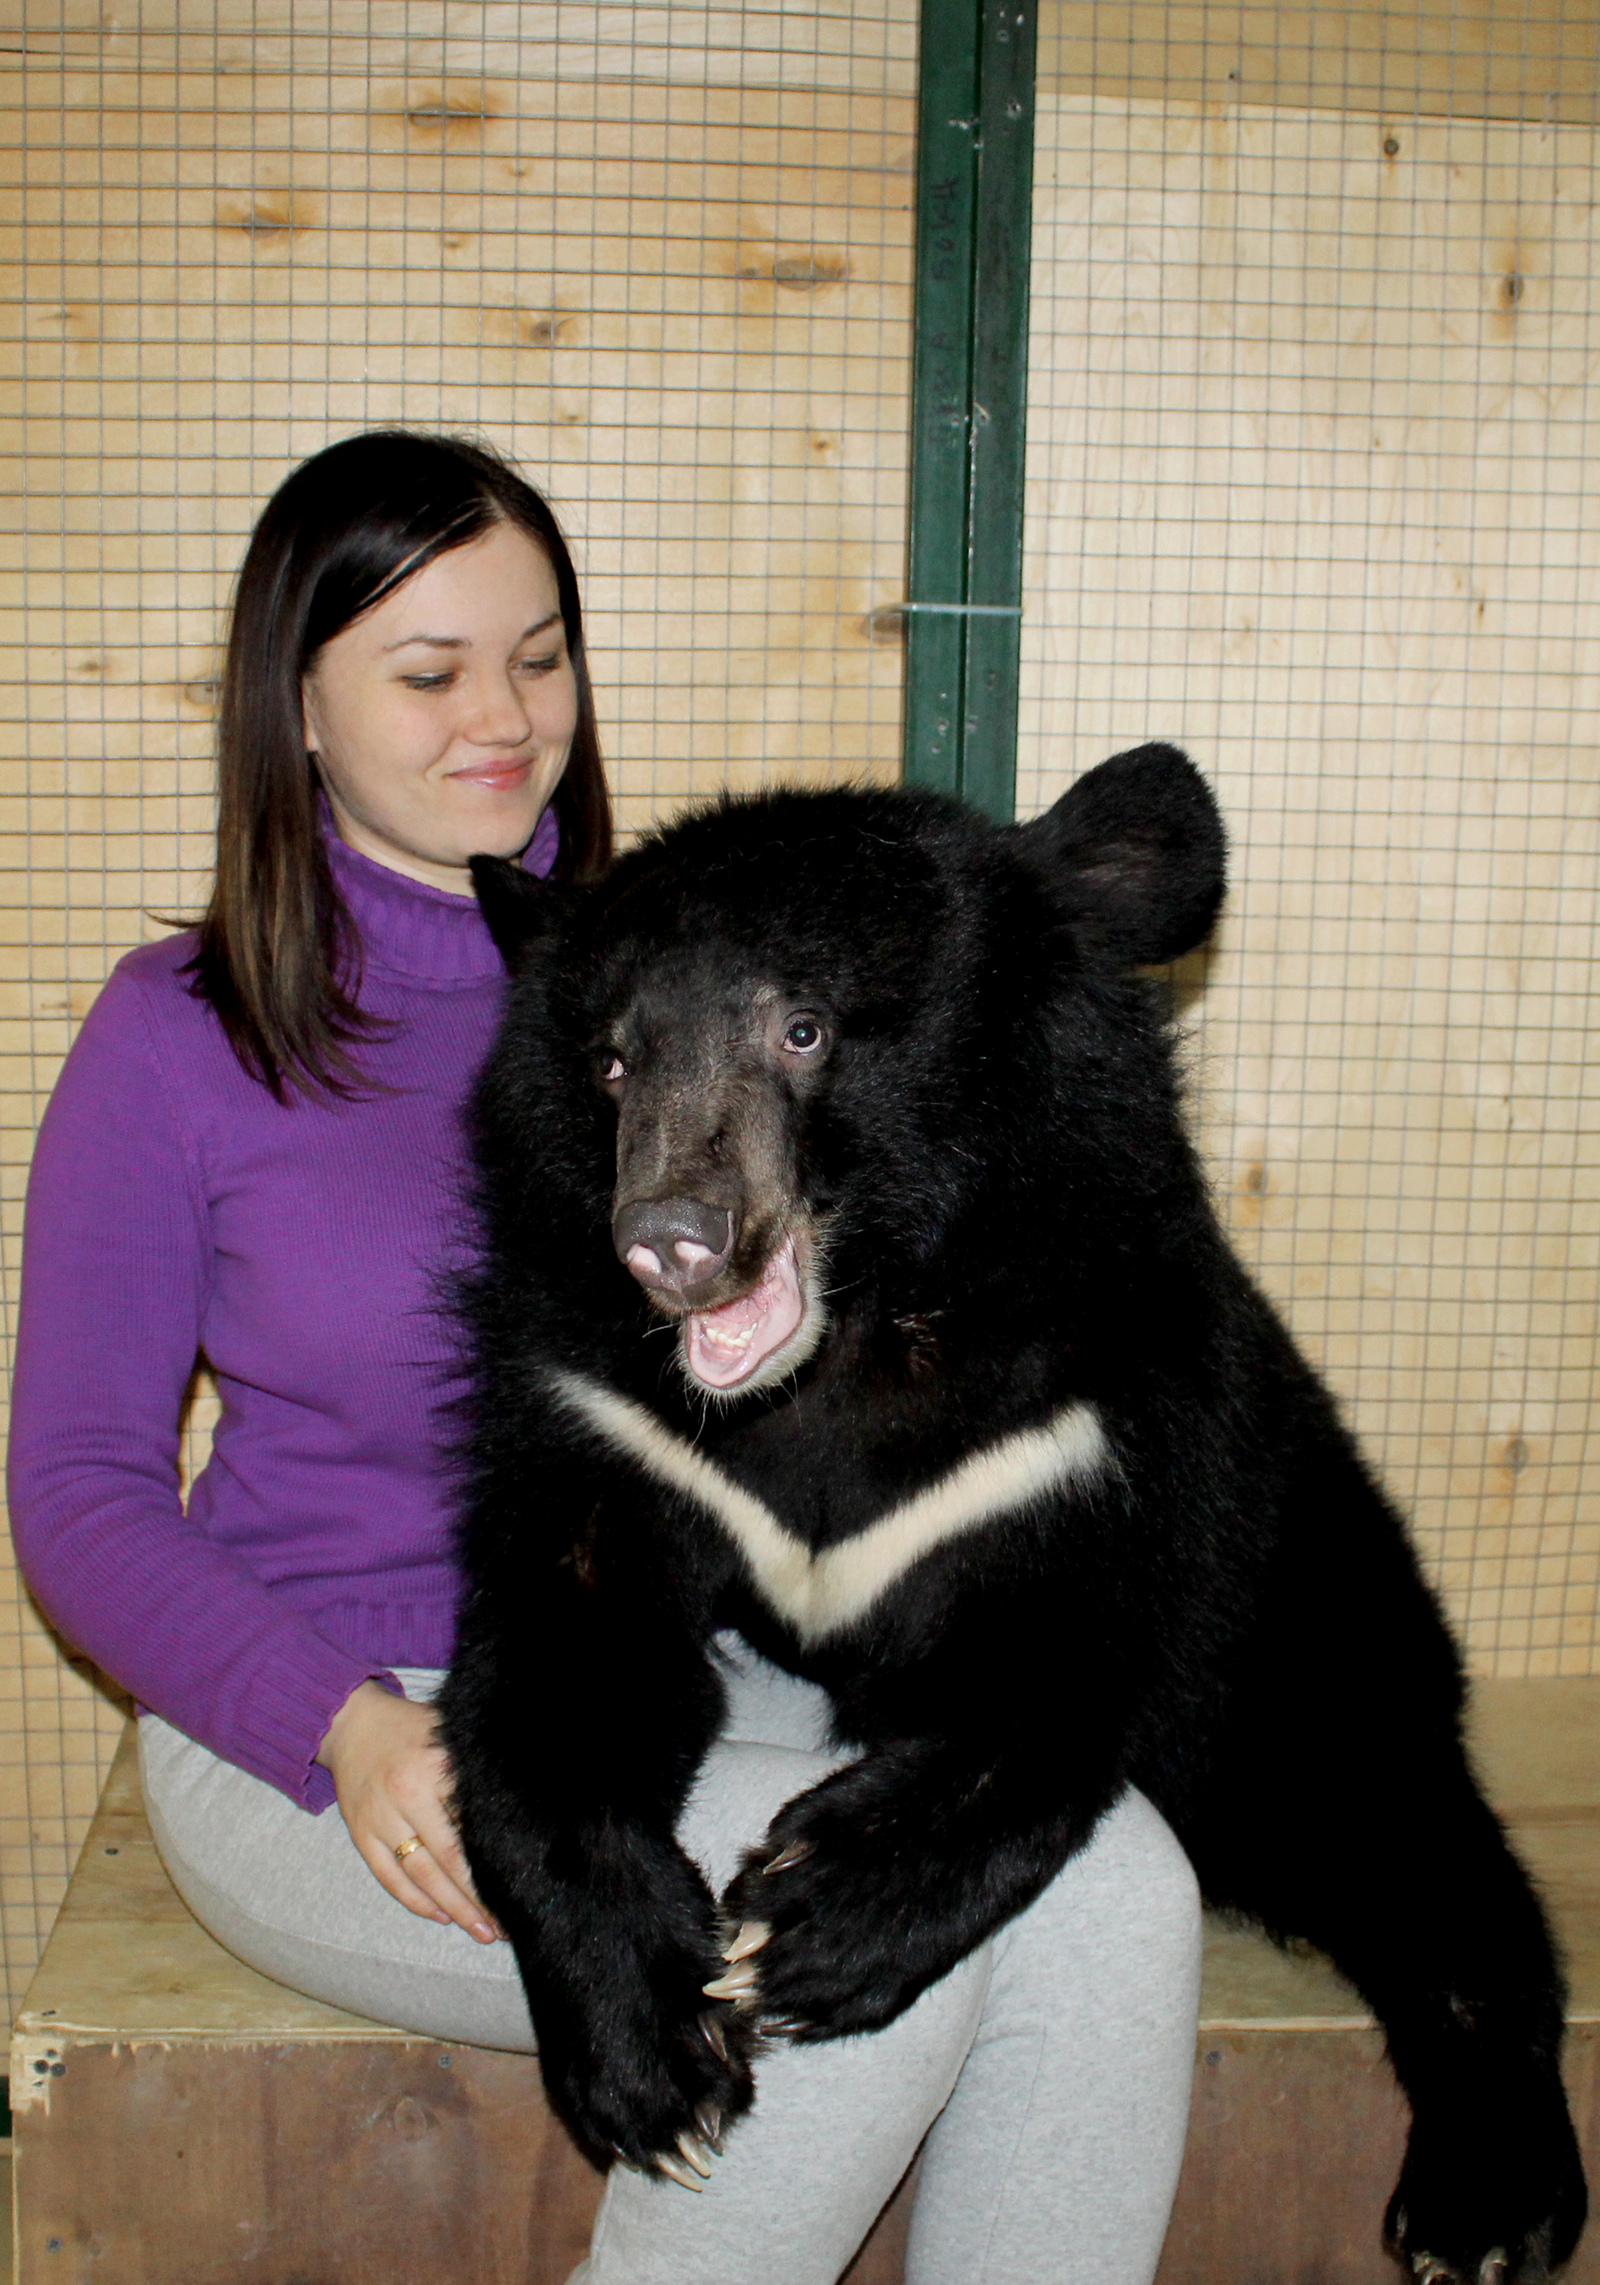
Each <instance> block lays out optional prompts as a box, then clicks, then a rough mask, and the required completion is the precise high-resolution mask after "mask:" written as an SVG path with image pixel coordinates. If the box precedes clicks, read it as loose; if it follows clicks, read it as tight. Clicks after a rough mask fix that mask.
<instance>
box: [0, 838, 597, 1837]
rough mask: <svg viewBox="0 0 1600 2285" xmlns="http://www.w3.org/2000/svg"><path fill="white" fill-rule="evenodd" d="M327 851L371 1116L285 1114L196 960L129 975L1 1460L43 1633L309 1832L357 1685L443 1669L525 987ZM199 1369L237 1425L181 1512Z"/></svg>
mask: <svg viewBox="0 0 1600 2285" xmlns="http://www.w3.org/2000/svg"><path fill="white" fill-rule="evenodd" d="M554 825H555V820H554V815H553V812H550V811H547V812H546V814H545V818H544V820H542V821H541V826H540V831H539V833H538V834H537V835H536V836H535V839H534V845H533V848H532V849H531V850H530V851H529V854H528V858H527V859H526V860H525V861H526V862H527V863H528V864H529V865H530V867H531V868H532V869H534V870H536V871H540V872H544V871H547V870H548V869H549V866H550V864H551V863H552V862H553V859H554V853H555V850H554ZM329 846H330V850H331V854H332V859H333V866H334V873H335V877H336V879H337V881H338V884H339V887H340V889H341V890H342V892H343V894H344V897H345V900H346V903H347V904H348V906H349V909H350V913H351V916H352V918H353V919H354V921H355V924H356V927H357V929H358V931H359V933H360V938H361V944H362V951H363V971H362V984H361V993H360V999H361V1005H362V1007H363V1008H364V1009H365V1010H367V1011H368V1012H369V1013H370V1014H372V1015H374V1016H377V1017H379V1018H381V1019H383V1020H384V1022H385V1023H386V1024H387V1025H388V1026H390V1027H392V1028H391V1029H390V1030H389V1031H388V1033H387V1035H386V1036H382V1037H380V1038H378V1039H376V1040H374V1041H372V1042H370V1043H368V1044H366V1045H364V1046H363V1047H362V1048H361V1050H360V1056H361V1061H362V1065H363V1068H364V1069H365V1070H366V1071H367V1072H369V1073H370V1074H371V1077H372V1079H373V1081H374V1088H373V1091H372V1092H371V1093H370V1094H367V1095H364V1096H363V1097H362V1098H361V1099H360V1100H359V1101H356V1102H338V1101H334V1100H331V1099H329V1098H327V1097H323V1096H319V1097H317V1098H315V1099H313V1098H308V1097H304V1096H299V1095H293V1096H291V1098H290V1100H289V1101H288V1102H287V1103H278V1102H276V1101H274V1099H273V1097H272V1096H271V1094H269V1092H268V1091H267V1089H266V1088H265V1087H263V1086H262V1085H261V1084H260V1083H259V1082H258V1081H257V1080H254V1079H251V1078H250V1077H249V1076H248V1075H247V1074H246V1073H245V1072H244V1070H243V1069H242V1068H241V1067H240V1065H239V1062H238V1060H237V1058H236V1057H235V1056H234V1054H233V1051H232V1049H231V1048H230V1047H229V1046H228V1043H227V1041H226V1039H225V1038H224V1036H223V1032H222V1028H221V1026H220V1025H219V1023H218V1022H217V1019H216V1017H215V1015H214V1014H213V1012H212V1010H211V1009H210V1007H209V1006H207V1005H206V1003H205V1002H204V1001H201V1000H197V999H196V998H195V997H194V995H193V993H192V992H191V991H190V989H189V983H190V979H189V978H188V977H187V976H185V975H184V974H183V973H182V970H183V967H184V963H185V962H186V961H187V960H188V959H189V958H190V957H191V955H192V953H193V950H194V939H193V936H192V935H191V934H184V935H180V936H176V937H172V938H169V939H168V940H167V941H166V942H164V943H160V944H148V945H145V946H143V947H141V949H140V950H139V951H137V952H132V953H130V954H129V955H128V956H127V958H126V959H124V960H122V961H121V962H119V964H118V966H117V968H116V969H115V971H114V972H113V974H112V976H111V977H110V979H109V981H108V982H107V984H106V986H105V989H104V991H103V992H102V993H101V994H100V996H99V998H98V999H97V1000H96V1002H95V1004H94V1006H93V1008H92V1009H91V1011H90V1013H89V1016H88V1018H87V1020H86V1021H85V1023H84V1026H83V1029H82V1031H81V1032H80V1033H79V1035H78V1038H77V1040H76V1042H75V1043H74V1045H73V1048H72V1052H71V1053H70V1055H69V1056H68V1057H67V1061H66V1064H65V1066H64V1068H63V1070H62V1073H61V1078H60V1081H59V1083H58V1084H57V1087H56V1091H55V1093H54V1095H53V1096H52V1098H51V1101H50V1107H49V1109H48V1111H47V1112H46V1114H45V1118H44V1123H43V1125H42V1127H41V1129H40V1133H39V1143H38V1149H37V1151H36V1153H35V1157H34V1162H33V1172H32V1176H31V1178H30V1181H29V1185H28V1209H27V1228H26V1238H25V1243H24V1255H23V1285H22V1307H21V1317H20V1325H19V1337H18V1354H17V1374H16V1390H15V1402H14V1409H13V1415H12V1432H11V1451H10V1490H11V1515H12V1527H13V1531H14V1533H15V1537H16V1543H17V1550H18V1554H19V1557H20V1559H21V1562H22V1566H23V1569H24V1571H25V1573H26V1575H27V1578H28V1582H29V1584H30V1585H31V1587H32V1588H33V1590H34V1593H35V1594H36V1595H37V1596H38V1599H39V1601H40V1603H41V1604H42V1605H43V1607H44V1609H45V1611H46V1613H47V1614H48V1616H49V1617H50V1619H51V1620H52V1621H53V1622H54V1624H55V1625H56V1626H57V1627H59V1629H60V1630H61V1632H62V1633H63V1634H64V1635H65V1636H66V1637H67V1639H68V1640H69V1641H70V1642H72V1643H74V1644H75V1645H76V1646H77V1647H78V1648H79V1649H80V1650H83V1651H86V1652H87V1653H88V1654H89V1656H90V1657H91V1658H93V1659H95V1660H96V1661H97V1662H98V1663H99V1664H100V1665H101V1666H102V1667H103V1668H104V1669H105V1671H106V1672H107V1673H108V1674H110V1675H113V1676H114V1677H115V1678H116V1680H117V1681H118V1682H120V1683H122V1684H123V1686H124V1687H125V1688H126V1689H128V1690H130V1691H131V1692H132V1693H133V1694H134V1696H135V1697H136V1698H137V1699H138V1700H139V1702H140V1703H141V1704H142V1705H144V1706H147V1707H150V1708H151V1709H153V1711H155V1712H156V1713H158V1714H160V1715H162V1716H163V1717H164V1718H165V1719H166V1720H167V1721H169V1722H171V1723H173V1724H174V1725H175V1726H176V1727H177V1728H179V1729H181V1730H184V1731H186V1732H187V1733H188V1735H189V1736H190V1737H193V1738H198V1739H199V1740H200V1742H201V1743H202V1744H204V1745H207V1746H209V1747H211V1748H212V1750H213V1751H214V1752H216V1753H219V1754H221V1755H223V1756H224V1757H225V1758H226V1759H227V1760H229V1761H233V1762H237V1763H238V1764H239V1765H240V1767H241V1768H244V1769H247V1770H250V1771H252V1772H253V1773H254V1774H255V1775H256V1776H258V1777H263V1778H265V1779H266V1780H267V1781H268V1782H269V1783H270V1784H273V1785H276V1786H279V1787H281V1788H282V1790H283V1791H284V1792H285V1793H287V1794H289V1795H290V1796H291V1797H292V1798H293V1799H295V1800H296V1801H299V1802H302V1803H304V1805H305V1806H306V1807H307V1808H308V1809H313V1810H320V1809H323V1808H326V1807H327V1805H328V1803H329V1802H330V1801H331V1800H332V1798H333V1786H332V1782H331V1780H330V1779H329V1776H328V1773H327V1771H326V1770H324V1769H323V1768H321V1767H320V1765H319V1764H318V1763H317V1762H316V1759H315V1756H316V1752H317V1748H318V1746H319V1745H320V1744H321V1742H322V1738H323V1735H324V1733H325V1732H326V1730H327V1727H328V1724H329V1722H330V1721H331V1720H332V1718H333V1716H334V1714H335V1713H336V1712H337V1711H338V1709H339V1707H340V1706H341V1705H342V1704H343V1703H344V1701H345V1699H346V1698H347V1697H348V1696H349V1694H350V1692H351V1691H352V1690H353V1689H354V1688H355V1687H356V1685H357V1684H358V1683H360V1682H362V1681H365V1680H367V1679H368V1678H369V1677H374V1678H377V1679H380V1680H389V1679H390V1675H389V1669H391V1668H392V1667H395V1666H442V1665H444V1664H445V1662H446V1660H447V1659H448V1658H449V1655H450V1648H451V1637H452V1632H453V1626H454V1617H455V1604H456V1577H455V1571H454V1567H453V1564H452V1559H451V1547H450V1533H451V1486H450V1480H449V1472H448V1469H447V1467H446V1465H445V1462H444V1459H443V1447H444V1443H445V1441H446V1438H447V1435H448V1428H447V1427H446V1426H445V1424H444V1423H443V1422H442V1421H441V1418H440V1410H441V1404H442V1403H443V1402H444V1401H445V1400H447V1399H448V1398H449V1397H450V1396H451V1394H453V1393H455V1391H456V1390H457V1388H458V1386H459V1382H458V1378H457V1375H458V1364H457V1356H456V1343H455V1338H454V1335H453V1331H452V1327H451V1323H450V1319H449V1315H448V1309H447V1305H446V1301H445V1292H444V1288H445V1285H446V1273H447V1272H448V1270H449V1269H450V1267H451V1265H452V1262H453V1261H458V1260H459V1259H460V1251H459V1249H460V1245H461V1235H462V1231H463V1228H464V1226H465V1225H464V1216H463V1181H462V1176H463V1171H464V1165H465V1148H464V1134H463V1128H462V1121H461V1110H462V1105H463V1103H464V1102H465V1099H466V1096H467V1092H468V1089H469V1088H470V1086H471V1083H472V1080H473V1077H474V1075H475V1074H476V1071H477V1069H478V1066H479V1064H480V1063H481V1062H482V1060H483V1058H484V1056H485V1055H486V1053H487V1051H488V1047H489V1043H490V1039H491V1036H492V1034H493V1030H494V1025H495V1021H496V1018H497V1016H498V1014H499V1010H500V1002H501V991H502V976H503V971H502V967H501V962H500V956H499V954H498V953H497V952H496V950H495V947H494V945H493V943H492V942H491V940H490V937H489V933H488V930H487V929H486V927H485V926H484V923H483V920H482V918H481V917H480V915H479V912H478V909H477V906H476V905H475V904H474V903H473V901H472V899H471V898H470V897H458V896H451V895H448V894H447V893H445V892H444V891H442V890H439V889H431V888H426V887H424V886H422V885H421V884H420V883H419V882H416V881H412V880H408V879H407V878H406V877H405V876H404V875H402V874H399V873H393V872H390V871H389V870H388V869H387V868H386V867H384V866H382V865H377V864H374V863H373V862H372V861H371V860H370V859H368V858H366V857H362V856H359V855H358V854H357V853H356V852H355V851H354V850H351V849H349V848H347V847H345V845H344V844H343V843H342V842H338V841H332V840H330V844H329ZM198 1356H203V1357H204V1358H205V1360H206V1361H207V1362H208V1363H209V1365H210V1366H211V1369H212V1371H213V1372H214V1374H215V1375H216V1380H217V1386H218V1388H219V1390H220V1392H221V1397H222V1418H221V1422H220V1424H219V1426H218V1429H217V1434H216V1439H215V1445H214V1449H213V1452H212V1456H211V1458H210V1460H209V1461H208V1463H207V1465H206V1467H205V1469H204V1471H203V1472H202V1474H201V1475H200V1476H199V1478H198V1479H197V1481H196V1482H195V1484H194V1486H193V1488H192V1491H191V1493H190V1497H189V1502H188V1508H187V1512H185V1509H184V1506H183V1504H182V1502H181V1501H180V1498H179V1494H178V1473H177V1462H178V1425H179V1416H180V1413H181V1410H182V1405H183V1396H184V1390H185V1388H186V1386H187V1384H188V1381H189V1378H190V1375H191V1374H192V1372H193V1370H194V1367H195V1362H196V1359H197V1357H198Z"/></svg>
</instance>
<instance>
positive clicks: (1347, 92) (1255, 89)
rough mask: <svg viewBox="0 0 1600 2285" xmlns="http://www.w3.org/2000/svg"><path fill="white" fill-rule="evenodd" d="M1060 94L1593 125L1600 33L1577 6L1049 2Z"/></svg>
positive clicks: (1050, 84)
mask: <svg viewBox="0 0 1600 2285" xmlns="http://www.w3.org/2000/svg"><path fill="white" fill-rule="evenodd" d="M1039 84H1040V88H1041V90H1046V89H1048V91H1049V92H1050V93H1052V94H1063V95H1094V96H1098V97H1112V98H1115V97H1127V98H1130V99H1132V100H1134V101H1137V102H1159V103H1179V104H1185V105H1201V106H1204V107H1205V108H1206V109H1208V110H1218V109H1221V110H1234V109H1237V108H1238V107H1239V106H1240V105H1263V106H1271V107H1275V108H1281V109H1285V110H1293V111H1303V110H1318V111H1366V112H1371V113H1374V114H1376V115H1378V116H1379V117H1380V118H1382V119H1385V120H1391V121H1397V122H1403V121H1405V120H1406V119H1408V118H1415V117H1453V118H1458V119H1527V120H1531V121H1534V122H1536V123H1537V124H1540V125H1545V126H1553V125H1555V124H1557V123H1561V122H1565V123H1567V124H1584V125H1592V124H1593V123H1594V122H1595V120H1596V118H1597V117H1600V21H1597V19H1596V16H1595V13H1594V11H1593V10H1592V9H1589V8H1574V7H1572V6H1571V5H1570V4H1569V0H1520V4H1519V5H1518V6H1517V7H1516V8H1515V9H1510V8H1503V7H1493V6H1491V5H1490V0H1416V4H1414V5H1411V4H1408V5H1407V6H1405V7H1397V6H1393V5H1388V6H1385V5H1383V4H1382V0H1368V4H1366V5H1362V0H1328V4H1326V5H1324V4H1321V0H1319V4H1318V5H1317V6H1315V7H1306V6H1299V7H1295V6H1290V7H1277V6H1275V5H1274V4H1273V0H1113V4H1112V5H1109V6H1108V5H1106V4H1105V0H1093V4H1091V0H1042V6H1041V11H1040V22H1039Z"/></svg>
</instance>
